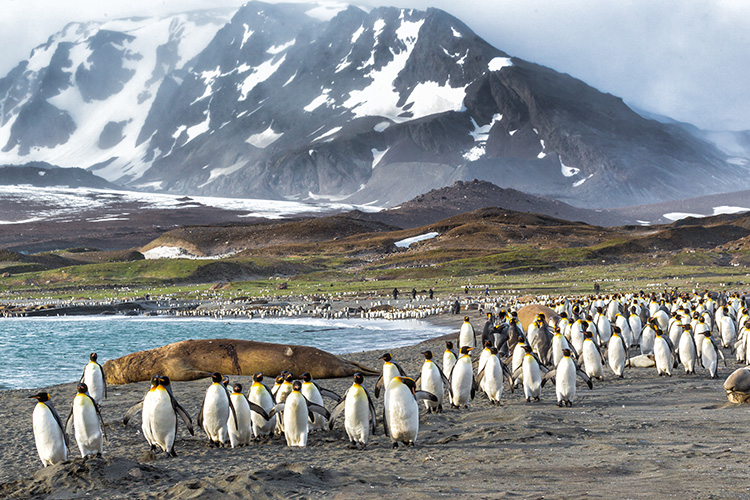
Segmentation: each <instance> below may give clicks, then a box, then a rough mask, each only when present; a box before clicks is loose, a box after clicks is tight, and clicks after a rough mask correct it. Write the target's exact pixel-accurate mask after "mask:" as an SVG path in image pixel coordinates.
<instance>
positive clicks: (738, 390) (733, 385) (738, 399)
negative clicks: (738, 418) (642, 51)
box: [724, 368, 750, 403]
mask: <svg viewBox="0 0 750 500" xmlns="http://www.w3.org/2000/svg"><path fill="white" fill-rule="evenodd" d="M724 390H725V391H727V399H728V400H729V402H730V403H750V370H749V369H747V368H738V369H736V370H735V371H733V372H732V374H731V375H729V376H728V377H727V379H726V380H725V381H724Z"/></svg>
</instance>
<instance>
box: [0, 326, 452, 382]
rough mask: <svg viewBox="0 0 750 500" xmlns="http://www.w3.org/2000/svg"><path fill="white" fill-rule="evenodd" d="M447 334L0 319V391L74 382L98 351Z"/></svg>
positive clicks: (102, 357) (113, 353)
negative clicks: (224, 341) (204, 342)
mask: <svg viewBox="0 0 750 500" xmlns="http://www.w3.org/2000/svg"><path fill="white" fill-rule="evenodd" d="M451 331H452V329H450V328H446V327H435V326H433V325H431V324H429V323H427V322H424V321H417V320H403V321H386V320H359V319H350V320H319V319H314V318H288V319H276V318H274V319H253V320H227V319H224V320H220V319H184V318H180V319H176V318H158V317H157V318H153V317H151V318H138V317H125V316H115V317H112V316H107V317H85V318H82V317H62V318H3V319H0V390H5V389H26V388H35V387H44V386H48V385H53V384H61V383H67V382H73V381H77V380H78V379H79V378H80V376H81V373H82V371H83V367H84V365H85V364H86V363H87V362H88V357H89V354H90V353H91V352H96V353H98V355H99V362H100V363H101V364H104V362H105V361H106V360H107V359H112V358H117V357H120V356H124V355H126V354H129V353H131V352H136V351H142V350H145V349H153V348H155V347H159V346H162V345H166V344H171V343H172V342H177V341H180V340H187V339H207V338H232V339H244V340H258V341H262V342H274V343H279V344H298V345H308V346H313V347H317V348H319V349H323V350H324V351H329V352H333V353H335V354H341V353H347V352H357V351H364V350H372V349H387V348H389V347H399V346H405V345H411V344H414V343H417V342H420V341H422V340H425V339H428V338H431V337H435V336H437V335H445V334H447V333H450V332H451ZM376 361H377V360H375V359H373V365H377V363H376Z"/></svg>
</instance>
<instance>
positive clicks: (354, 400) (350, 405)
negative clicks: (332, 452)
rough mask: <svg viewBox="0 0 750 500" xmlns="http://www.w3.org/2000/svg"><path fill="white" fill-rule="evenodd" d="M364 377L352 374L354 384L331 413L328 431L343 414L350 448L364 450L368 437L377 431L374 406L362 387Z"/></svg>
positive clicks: (368, 394)
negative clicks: (342, 413)
mask: <svg viewBox="0 0 750 500" xmlns="http://www.w3.org/2000/svg"><path fill="white" fill-rule="evenodd" d="M364 381H365V377H364V376H363V375H362V374H361V373H359V372H357V373H355V374H354V382H353V383H352V386H351V387H349V389H347V391H346V394H344V400H343V401H341V402H340V403H339V404H338V405H336V407H335V408H334V409H333V411H332V412H331V420H330V421H329V423H328V429H329V430H330V429H333V426H334V424H335V422H336V418H338V416H339V415H340V414H341V412H342V411H343V412H344V429H345V430H346V435H347V436H348V437H349V444H350V447H351V448H357V449H360V450H364V449H365V447H366V446H367V441H369V439H370V436H371V435H374V434H375V431H376V429H377V416H376V413H375V405H374V404H373V403H372V398H371V397H370V393H369V392H367V389H365V386H364V385H363V384H364Z"/></svg>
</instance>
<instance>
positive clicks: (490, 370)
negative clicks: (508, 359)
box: [477, 346, 513, 404]
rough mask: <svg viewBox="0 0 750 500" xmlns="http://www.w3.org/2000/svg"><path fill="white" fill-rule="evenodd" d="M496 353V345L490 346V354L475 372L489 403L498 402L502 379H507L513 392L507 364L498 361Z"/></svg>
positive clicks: (501, 393) (511, 378)
mask: <svg viewBox="0 0 750 500" xmlns="http://www.w3.org/2000/svg"><path fill="white" fill-rule="evenodd" d="M497 353H498V351H497V347H494V346H493V347H490V356H489V357H488V358H487V361H486V362H485V363H484V366H483V367H482V369H481V370H480V371H479V373H478V374H477V382H478V383H479V384H480V386H481V387H482V390H483V391H484V393H485V394H486V395H487V398H488V399H489V400H490V403H491V404H499V403H500V398H501V397H502V395H503V379H507V380H508V385H509V386H510V390H511V392H513V376H512V374H511V373H510V369H509V368H508V367H507V365H506V364H505V363H503V362H502V361H500V358H499V357H498V355H497Z"/></svg>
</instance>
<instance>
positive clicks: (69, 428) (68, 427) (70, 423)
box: [65, 405, 73, 434]
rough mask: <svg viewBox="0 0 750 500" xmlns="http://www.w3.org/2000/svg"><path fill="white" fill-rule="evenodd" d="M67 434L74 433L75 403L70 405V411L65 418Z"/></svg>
mask: <svg viewBox="0 0 750 500" xmlns="http://www.w3.org/2000/svg"><path fill="white" fill-rule="evenodd" d="M65 434H73V405H70V413H68V418H66V419H65Z"/></svg>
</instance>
